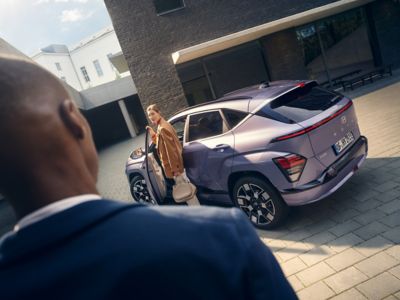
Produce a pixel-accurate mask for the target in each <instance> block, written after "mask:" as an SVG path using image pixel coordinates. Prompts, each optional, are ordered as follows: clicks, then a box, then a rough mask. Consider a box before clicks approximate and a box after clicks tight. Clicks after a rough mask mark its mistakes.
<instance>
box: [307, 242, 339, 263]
mask: <svg viewBox="0 0 400 300" xmlns="http://www.w3.org/2000/svg"><path fill="white" fill-rule="evenodd" d="M334 254H335V252H334V251H333V250H332V249H331V248H330V247H328V246H326V245H322V246H321V247H315V248H313V249H311V250H310V251H308V252H306V253H303V254H300V255H299V258H300V259H301V260H302V261H303V262H304V263H305V264H306V265H307V266H312V265H315V264H317V263H319V262H321V261H323V260H325V259H327V258H328V257H330V256H332V255H334Z"/></svg>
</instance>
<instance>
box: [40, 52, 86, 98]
mask: <svg viewBox="0 0 400 300" xmlns="http://www.w3.org/2000/svg"><path fill="white" fill-rule="evenodd" d="M32 59H33V60H34V61H35V62H37V63H38V64H40V65H41V66H42V67H44V68H46V69H47V70H48V71H50V72H51V73H53V74H54V75H55V76H57V77H58V78H60V79H62V78H63V77H64V78H65V81H66V82H67V83H68V84H69V85H70V86H72V87H73V88H75V89H76V90H78V91H80V90H82V86H81V83H80V82H79V79H78V77H77V74H76V72H75V69H74V66H73V64H72V61H71V58H70V56H69V54H68V53H43V52H42V53H39V54H37V55H35V56H34V57H32ZM56 63H59V64H60V67H61V71H59V70H57V67H56Z"/></svg>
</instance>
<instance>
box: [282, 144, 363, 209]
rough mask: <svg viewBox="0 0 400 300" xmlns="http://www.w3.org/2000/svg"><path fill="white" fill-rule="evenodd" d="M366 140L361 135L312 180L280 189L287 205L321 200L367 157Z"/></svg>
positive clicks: (351, 174)
mask: <svg viewBox="0 0 400 300" xmlns="http://www.w3.org/2000/svg"><path fill="white" fill-rule="evenodd" d="M367 153H368V140H367V138H366V137H364V136H361V137H360V138H359V139H358V140H357V141H356V142H355V143H354V145H353V146H352V147H351V148H350V149H349V150H347V152H346V153H345V154H344V155H343V156H342V157H341V158H340V159H339V160H338V161H336V162H335V163H334V164H332V165H331V166H330V167H329V168H327V169H326V170H325V171H324V172H323V173H322V175H321V176H320V177H319V178H318V179H317V180H314V181H312V182H309V183H307V184H304V185H302V186H298V187H296V188H294V189H290V190H283V191H280V192H281V194H282V197H283V199H284V200H285V202H286V203H287V204H288V205H289V206H298V205H304V204H308V203H312V202H316V201H318V200H321V199H323V198H325V197H327V196H329V195H330V194H332V193H333V192H335V191H336V190H337V189H338V188H340V187H341V186H342V185H343V184H344V183H345V182H346V181H347V180H349V179H350V177H351V176H353V174H354V173H355V172H356V171H357V170H358V168H359V167H360V166H361V164H362V163H363V162H364V160H365V159H366V157H367Z"/></svg>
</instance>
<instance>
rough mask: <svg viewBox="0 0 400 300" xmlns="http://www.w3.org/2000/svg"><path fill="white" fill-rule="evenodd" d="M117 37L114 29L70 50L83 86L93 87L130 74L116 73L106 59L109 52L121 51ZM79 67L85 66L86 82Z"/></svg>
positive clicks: (85, 87)
mask: <svg viewBox="0 0 400 300" xmlns="http://www.w3.org/2000/svg"><path fill="white" fill-rule="evenodd" d="M121 51H122V50H121V46H120V45H119V42H118V38H117V36H116V34H115V31H111V32H108V33H106V34H104V35H102V36H100V37H99V38H97V39H95V40H92V41H90V42H88V43H86V44H84V45H83V46H78V47H76V48H75V49H73V50H71V52H70V53H71V58H72V61H73V62H74V64H75V67H76V70H77V72H78V76H79V78H80V80H81V82H82V85H83V88H84V89H87V88H89V87H94V86H97V85H100V84H103V83H106V82H110V81H112V80H115V79H118V78H119V77H124V76H127V75H130V74H129V72H126V73H124V74H121V75H120V74H118V71H117V70H116V69H115V68H114V67H113V66H112V64H111V62H110V60H109V59H108V56H107V55H109V54H116V53H118V52H121ZM95 60H98V61H99V64H100V67H101V70H102V72H103V75H102V76H100V75H99V74H98V73H97V71H96V68H95V66H94V61H95ZM81 67H85V68H86V71H87V73H88V75H89V78H90V82H86V80H85V78H84V76H83V74H82V71H81Z"/></svg>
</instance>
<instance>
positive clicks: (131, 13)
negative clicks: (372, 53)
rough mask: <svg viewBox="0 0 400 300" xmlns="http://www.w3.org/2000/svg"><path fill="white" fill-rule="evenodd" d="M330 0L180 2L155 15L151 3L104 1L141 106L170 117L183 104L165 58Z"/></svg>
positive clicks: (181, 90) (178, 83) (171, 66)
mask: <svg viewBox="0 0 400 300" xmlns="http://www.w3.org/2000/svg"><path fill="white" fill-rule="evenodd" d="M332 2H335V1H334V0H309V1H303V0H279V1H277V0H246V1H243V0H218V1H215V0H185V4H186V8H184V9H182V10H179V11H176V12H173V13H171V14H166V15H163V16H157V14H156V12H155V8H154V5H153V2H152V1H142V0H105V3H106V6H107V8H108V11H109V13H110V15H111V18H112V21H113V25H114V28H115V31H116V33H117V36H118V38H119V41H120V43H121V46H122V50H123V52H124V54H125V58H126V59H127V62H128V65H129V68H130V71H131V74H132V77H133V80H134V82H135V84H136V86H137V88H138V94H139V97H140V99H141V101H142V105H143V106H144V107H146V106H147V105H149V104H151V103H153V102H156V103H158V104H159V105H160V107H161V109H162V110H163V111H164V112H165V113H166V115H167V116H168V115H170V114H172V113H173V112H175V111H176V110H178V109H180V108H182V107H185V106H187V102H186V99H185V96H184V92H183V89H182V85H181V83H180V80H179V78H178V76H177V73H176V68H175V66H174V64H173V61H172V58H171V54H172V53H173V52H175V51H177V50H180V49H183V48H186V47H189V46H192V45H195V44H198V43H201V42H205V41H208V40H210V39H215V38H218V37H221V36H224V35H227V34H229V33H234V32H237V31H240V30H243V29H246V28H250V27H253V26H256V25H259V24H262V23H266V22H270V21H273V20H276V19H279V18H282V17H286V16H289V15H292V14H295V13H299V12H302V11H305V10H308V9H311V8H315V7H318V6H322V5H325V4H328V3H332Z"/></svg>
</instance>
